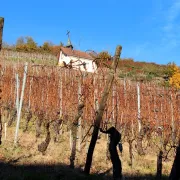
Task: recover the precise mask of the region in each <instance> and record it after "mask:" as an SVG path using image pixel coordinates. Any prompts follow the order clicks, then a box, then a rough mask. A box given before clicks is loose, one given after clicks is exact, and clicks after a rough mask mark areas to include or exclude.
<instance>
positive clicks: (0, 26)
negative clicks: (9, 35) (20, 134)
mask: <svg viewBox="0 0 180 180" xmlns="http://www.w3.org/2000/svg"><path fill="white" fill-rule="evenodd" d="M3 27H4V18H3V17H0V51H1V48H2V34H3ZM0 70H1V64H0ZM1 80H2V77H1V71H0V81H1ZM1 92H2V89H1V82H0V144H1V137H2V119H1V111H2V107H1V106H2V102H1V101H2V97H1Z"/></svg>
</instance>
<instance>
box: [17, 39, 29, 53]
mask: <svg viewBox="0 0 180 180" xmlns="http://www.w3.org/2000/svg"><path fill="white" fill-rule="evenodd" d="M16 50H17V51H27V46H26V40H25V38H24V37H22V36H21V37H19V38H18V39H17V41H16Z"/></svg>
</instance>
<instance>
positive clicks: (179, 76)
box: [168, 63, 180, 89]
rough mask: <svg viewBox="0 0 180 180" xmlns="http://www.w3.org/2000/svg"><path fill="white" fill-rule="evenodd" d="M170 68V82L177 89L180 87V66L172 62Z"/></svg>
mask: <svg viewBox="0 0 180 180" xmlns="http://www.w3.org/2000/svg"><path fill="white" fill-rule="evenodd" d="M168 69H169V76H170V78H169V84H170V85H171V86H173V87H175V88H177V89H180V69H179V67H178V66H177V65H176V64H174V63H172V64H169V65H168Z"/></svg>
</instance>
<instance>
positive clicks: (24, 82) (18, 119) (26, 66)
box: [14, 63, 28, 145]
mask: <svg viewBox="0 0 180 180" xmlns="http://www.w3.org/2000/svg"><path fill="white" fill-rule="evenodd" d="M27 68H28V64H27V63H26V64H25V67H24V77H23V84H22V90H21V98H20V103H19V107H18V112H17V124H16V132H15V138H14V145H16V144H17V140H18V131H19V124H20V118H21V109H22V103H23V97H24V90H25V85H26V75H27Z"/></svg>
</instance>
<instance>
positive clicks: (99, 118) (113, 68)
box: [84, 46, 122, 174]
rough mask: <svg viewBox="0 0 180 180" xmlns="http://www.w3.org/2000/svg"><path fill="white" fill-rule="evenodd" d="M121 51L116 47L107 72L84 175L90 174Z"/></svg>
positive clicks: (119, 47) (120, 48)
mask: <svg viewBox="0 0 180 180" xmlns="http://www.w3.org/2000/svg"><path fill="white" fill-rule="evenodd" d="M121 50H122V47H121V46H117V47H116V52H115V56H114V58H113V63H112V65H111V67H110V70H109V75H108V79H107V84H106V86H105V88H104V90H103V94H102V98H101V100H100V103H99V109H98V111H97V114H96V117H95V122H94V129H93V133H92V137H91V142H90V145H89V149H88V153H87V157H86V164H85V168H84V172H85V173H86V174H89V173H90V168H91V164H92V157H93V152H94V148H95V145H96V141H97V138H98V133H99V128H100V124H101V121H102V116H103V113H104V109H105V106H106V101H107V99H108V95H109V93H110V91H111V88H112V84H113V81H114V75H115V73H116V68H117V66H118V62H119V59H120V55H121Z"/></svg>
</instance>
